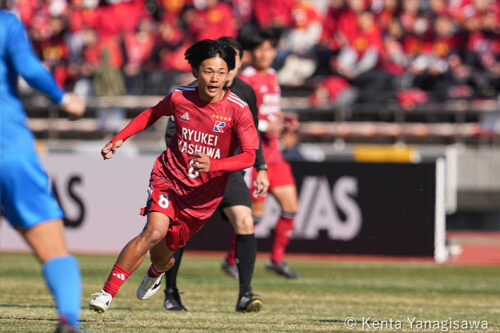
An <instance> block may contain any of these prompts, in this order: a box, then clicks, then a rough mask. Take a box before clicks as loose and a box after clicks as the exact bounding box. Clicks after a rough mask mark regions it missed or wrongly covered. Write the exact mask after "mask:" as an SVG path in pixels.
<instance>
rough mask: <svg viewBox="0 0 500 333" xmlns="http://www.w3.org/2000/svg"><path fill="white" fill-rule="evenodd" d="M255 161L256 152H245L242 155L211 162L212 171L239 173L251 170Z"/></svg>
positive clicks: (251, 150)
mask: <svg viewBox="0 0 500 333" xmlns="http://www.w3.org/2000/svg"><path fill="white" fill-rule="evenodd" d="M254 161H255V150H253V149H250V150H246V151H243V152H242V153H241V154H238V155H234V156H231V157H226V158H223V159H220V160H215V159H211V160H210V171H229V172H231V171H238V170H243V169H246V168H249V167H251V166H252V165H253V163H254Z"/></svg>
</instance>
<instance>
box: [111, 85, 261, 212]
mask: <svg viewBox="0 0 500 333" xmlns="http://www.w3.org/2000/svg"><path fill="white" fill-rule="evenodd" d="M143 115H144V116H143ZM161 116H173V117H174V119H175V127H176V134H175V136H174V137H173V138H172V140H171V141H170V143H169V145H168V147H167V150H166V151H165V152H163V154H162V155H160V156H159V157H158V159H157V163H156V164H155V166H154V168H153V171H152V175H151V178H152V179H153V178H154V179H156V182H161V185H163V186H165V185H167V186H168V187H169V188H171V189H173V190H174V192H175V193H176V198H175V201H176V204H177V205H178V207H179V208H180V209H182V210H183V211H184V212H185V213H187V214H189V215H191V216H192V217H195V218H197V219H206V218H208V217H210V216H211V215H212V214H213V212H214V211H215V209H216V208H217V206H218V205H219V203H220V201H221V200H222V197H223V196H224V190H225V188H226V183H227V177H228V175H229V173H228V172H225V171H213V172H212V171H211V172H198V171H196V170H195V169H194V168H193V167H192V165H191V163H193V162H192V161H193V156H192V154H193V153H195V152H201V153H204V154H207V155H208V156H209V157H210V158H211V159H215V160H218V159H223V158H227V157H231V156H233V155H234V152H235V150H236V149H237V148H238V147H240V148H241V150H242V151H247V150H257V149H258V148H259V139H258V136H257V130H256V129H255V126H254V123H253V118H252V113H251V112H250V109H249V108H248V105H247V104H246V103H245V102H243V101H242V100H241V99H240V98H239V97H237V96H236V95H235V94H233V93H231V92H230V91H228V92H227V93H226V95H225V96H224V98H223V99H221V100H220V101H217V102H214V103H206V102H203V101H202V100H201V99H200V98H199V95H198V88H196V87H179V88H177V89H175V90H174V91H173V92H172V93H171V94H169V95H168V96H167V97H165V98H164V99H163V100H161V101H160V102H159V103H158V104H157V105H156V106H154V107H152V108H150V109H148V110H146V111H144V112H143V113H141V115H139V116H138V117H136V118H135V119H134V120H133V121H132V122H131V123H130V125H129V126H127V127H126V128H125V129H124V130H122V131H121V132H120V133H118V135H117V136H116V137H115V138H114V139H113V141H117V140H124V139H126V138H128V137H130V136H131V135H133V134H135V133H137V132H139V131H141V130H143V129H145V128H146V127H148V126H150V125H151V124H153V123H154V122H155V121H156V120H158V119H159V118H160V117H161ZM140 117H142V119H139V118H140ZM138 125H140V126H143V127H141V128H138V127H137V126H138ZM153 174H154V177H153ZM153 185H155V184H153ZM157 185H160V184H157Z"/></svg>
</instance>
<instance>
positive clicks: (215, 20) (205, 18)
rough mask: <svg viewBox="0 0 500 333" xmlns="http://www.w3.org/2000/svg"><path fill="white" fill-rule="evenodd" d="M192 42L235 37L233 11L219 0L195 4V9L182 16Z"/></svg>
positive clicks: (207, 0) (206, 0) (235, 29)
mask: <svg viewBox="0 0 500 333" xmlns="http://www.w3.org/2000/svg"><path fill="white" fill-rule="evenodd" d="M184 17H185V19H186V20H187V24H188V27H189V31H190V32H191V33H192V35H193V38H194V40H196V41H199V40H203V39H217V38H220V37H224V36H228V37H236V34H237V28H236V20H235V18H234V15H233V10H232V8H231V6H230V5H229V4H228V3H225V2H220V1H219V0H205V1H200V2H195V8H193V9H190V10H189V12H188V13H186V14H185V15H184Z"/></svg>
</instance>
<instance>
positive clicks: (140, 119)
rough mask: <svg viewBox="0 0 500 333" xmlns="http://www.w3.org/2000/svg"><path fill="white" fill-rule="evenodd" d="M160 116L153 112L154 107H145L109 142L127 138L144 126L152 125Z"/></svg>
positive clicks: (142, 129)
mask: <svg viewBox="0 0 500 333" xmlns="http://www.w3.org/2000/svg"><path fill="white" fill-rule="evenodd" d="M160 117H161V114H158V112H154V108H149V109H146V110H145V111H143V112H142V113H141V114H139V115H138V116H137V117H135V118H134V119H132V121H131V122H130V123H129V124H128V125H127V126H126V127H125V128H124V129H122V130H121V131H120V133H118V134H117V135H116V136H115V137H114V138H113V139H112V140H111V142H115V141H118V140H127V139H128V138H130V137H131V136H133V135H135V134H137V133H139V132H141V131H144V130H145V129H146V128H148V127H149V126H151V125H153V124H154V123H155V122H156V121H157V120H158V119H159V118H160Z"/></svg>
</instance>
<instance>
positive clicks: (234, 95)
mask: <svg viewBox="0 0 500 333" xmlns="http://www.w3.org/2000/svg"><path fill="white" fill-rule="evenodd" d="M229 97H231V98H234V99H235V100H237V101H239V102H241V103H243V105H248V104H247V103H246V102H245V101H244V100H242V99H241V98H240V97H239V96H238V95H236V94H234V93H230V94H229Z"/></svg>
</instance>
